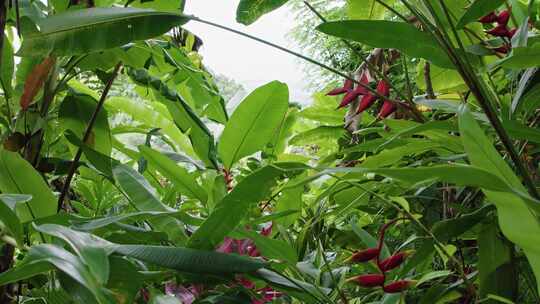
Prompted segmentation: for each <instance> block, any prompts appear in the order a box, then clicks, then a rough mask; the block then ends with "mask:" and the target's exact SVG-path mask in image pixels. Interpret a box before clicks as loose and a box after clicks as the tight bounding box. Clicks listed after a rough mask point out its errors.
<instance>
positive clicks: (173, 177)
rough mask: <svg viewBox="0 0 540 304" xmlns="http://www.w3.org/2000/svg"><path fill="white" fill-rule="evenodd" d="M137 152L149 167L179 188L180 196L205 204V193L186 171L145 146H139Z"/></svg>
mask: <svg viewBox="0 0 540 304" xmlns="http://www.w3.org/2000/svg"><path fill="white" fill-rule="evenodd" d="M139 151H140V152H141V154H142V155H143V156H144V158H145V159H146V160H147V161H148V162H149V163H150V165H151V166H154V167H155V168H156V169H157V170H158V171H159V172H161V174H163V176H165V177H167V179H169V180H170V181H171V182H172V183H173V184H174V185H175V186H176V187H178V188H179V190H180V193H181V194H183V195H186V196H188V197H192V198H196V199H198V200H200V201H201V202H202V203H206V200H207V194H206V191H204V189H203V188H202V187H201V186H200V185H199V184H198V183H197V181H196V180H195V179H194V178H193V177H192V175H191V174H190V173H189V172H188V171H187V170H186V169H184V168H182V167H180V166H178V165H177V164H176V163H175V162H174V161H172V160H171V159H170V158H168V157H167V156H165V155H163V154H160V153H159V152H157V151H156V150H152V149H151V148H149V147H147V146H139Z"/></svg>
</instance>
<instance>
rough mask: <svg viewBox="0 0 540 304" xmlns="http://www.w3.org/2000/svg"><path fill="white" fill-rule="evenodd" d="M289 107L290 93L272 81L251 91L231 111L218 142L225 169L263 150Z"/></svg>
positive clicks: (281, 84) (282, 85)
mask: <svg viewBox="0 0 540 304" xmlns="http://www.w3.org/2000/svg"><path fill="white" fill-rule="evenodd" d="M288 104H289V90H288V88H287V86H286V85H285V84H283V83H280V82H277V81H274V82H271V83H269V84H266V85H264V86H262V87H260V88H258V89H256V90H255V91H253V92H252V93H251V94H250V95H249V96H248V97H246V99H244V101H242V103H241V104H240V105H239V106H238V108H237V109H236V110H235V111H234V113H233V115H232V117H231V119H230V120H229V121H228V122H227V124H226V125H225V130H223V133H222V134H221V137H220V139H219V146H218V151H219V156H220V157H221V159H222V160H223V164H224V165H225V168H228V169H230V168H231V167H232V166H233V165H234V164H235V163H236V162H237V161H238V160H240V159H241V158H242V157H244V156H248V155H250V154H253V153H255V152H257V151H260V150H262V149H263V148H264V147H265V145H266V144H267V143H268V142H269V141H270V140H271V138H272V135H273V134H274V133H275V131H276V129H277V128H278V127H279V126H280V124H281V122H282V121H283V118H284V117H285V114H286V113H287V108H288Z"/></svg>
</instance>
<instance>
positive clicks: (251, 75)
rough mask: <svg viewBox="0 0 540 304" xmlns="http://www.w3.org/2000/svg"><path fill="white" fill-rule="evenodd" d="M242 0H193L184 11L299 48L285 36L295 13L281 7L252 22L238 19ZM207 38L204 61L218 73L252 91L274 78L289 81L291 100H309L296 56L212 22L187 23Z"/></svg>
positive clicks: (200, 35) (202, 52) (194, 31)
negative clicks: (215, 25) (243, 22)
mask: <svg viewBox="0 0 540 304" xmlns="http://www.w3.org/2000/svg"><path fill="white" fill-rule="evenodd" d="M238 2H239V0H191V1H187V3H186V9H185V12H186V13H187V14H193V15H195V16H198V17H200V18H202V19H206V20H208V21H212V22H215V23H219V24H222V25H226V26H228V27H232V28H234V29H237V30H241V31H243V32H247V33H249V34H251V35H254V36H257V37H261V38H264V39H265V40H268V41H271V42H273V43H276V44H279V45H282V46H285V47H288V48H290V49H292V50H295V51H299V50H298V48H297V47H296V46H295V45H294V42H293V41H292V40H291V39H288V38H287V37H286V35H287V33H289V31H290V30H291V29H292V27H293V26H294V23H293V21H294V20H293V16H292V13H291V12H290V10H289V9H288V8H287V7H282V8H280V9H278V10H276V11H274V12H272V13H270V14H267V15H265V16H263V17H262V18H261V19H259V20H257V21H256V22H255V23H254V24H252V25H250V26H247V27H246V26H244V25H242V24H239V23H237V22H236V21H235V17H236V7H237V5H238ZM185 27H186V28H187V29H188V30H190V31H192V32H193V33H194V34H196V35H197V36H199V37H200V38H201V39H203V41H204V45H203V47H202V48H201V50H200V53H201V55H202V56H203V57H204V61H203V62H204V64H205V65H206V66H207V67H209V68H210V69H211V70H213V71H215V72H216V73H220V74H223V75H225V76H227V77H230V78H233V79H234V80H236V81H237V82H238V83H240V84H242V85H243V86H244V87H245V88H246V90H247V91H248V93H249V92H251V91H252V90H253V89H255V88H256V87H258V86H261V85H263V84H265V83H268V82H270V81H273V80H279V81H282V82H285V83H287V84H288V85H289V90H290V94H291V101H296V102H300V103H302V104H307V103H309V102H310V96H311V93H310V92H309V91H308V90H307V89H306V84H305V83H304V81H303V79H304V74H303V71H302V66H301V64H300V63H299V62H298V61H297V60H296V59H295V57H293V56H291V55H289V54H287V53H284V52H282V51H279V50H276V49H273V48H271V47H269V46H266V45H263V44H261V43H259V42H256V41H253V40H251V39H248V38H245V37H242V36H238V35H236V34H233V33H229V32H227V31H224V30H221V29H216V28H213V27H211V26H208V25H205V24H201V23H196V22H190V23H188V24H187V25H186V26H185Z"/></svg>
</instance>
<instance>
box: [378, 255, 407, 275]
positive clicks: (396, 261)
mask: <svg viewBox="0 0 540 304" xmlns="http://www.w3.org/2000/svg"><path fill="white" fill-rule="evenodd" d="M411 254H412V251H401V252H398V253H396V254H394V255H393V256H391V257H389V258H386V259H384V260H383V261H382V262H381V263H380V268H381V271H384V272H386V271H389V270H392V269H394V268H396V267H399V265H401V264H403V262H404V261H405V259H407V257H409V256H410V255H411Z"/></svg>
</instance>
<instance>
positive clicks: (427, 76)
mask: <svg viewBox="0 0 540 304" xmlns="http://www.w3.org/2000/svg"><path fill="white" fill-rule="evenodd" d="M424 82H425V83H426V97H427V98H429V99H435V92H434V91H433V82H432V81H431V64H430V63H429V62H428V61H426V64H425V65H424Z"/></svg>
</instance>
